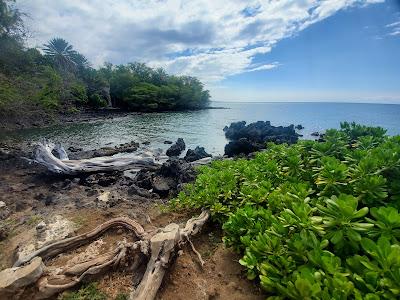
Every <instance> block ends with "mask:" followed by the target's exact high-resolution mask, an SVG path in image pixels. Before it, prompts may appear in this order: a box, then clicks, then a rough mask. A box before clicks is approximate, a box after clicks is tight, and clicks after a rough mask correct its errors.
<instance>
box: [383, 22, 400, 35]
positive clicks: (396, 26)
mask: <svg viewBox="0 0 400 300" xmlns="http://www.w3.org/2000/svg"><path fill="white" fill-rule="evenodd" d="M386 27H387V28H389V30H390V32H389V33H388V35H391V36H398V35H399V36H400V21H397V22H393V23H390V24H387V25H386Z"/></svg>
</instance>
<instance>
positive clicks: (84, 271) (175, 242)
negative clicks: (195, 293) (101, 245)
mask: <svg viewBox="0 0 400 300" xmlns="http://www.w3.org/2000/svg"><path fill="white" fill-rule="evenodd" d="M209 216H210V214H209V212H207V211H203V212H202V213H201V214H200V216H198V217H196V218H192V219H190V220H188V221H187V223H186V225H185V227H183V228H182V227H180V226H179V225H178V224H175V223H172V224H169V225H167V226H165V227H164V228H160V229H158V230H157V231H153V232H151V233H147V232H145V231H144V229H143V227H142V226H141V225H140V224H139V223H137V222H136V221H134V220H131V219H129V218H116V219H112V220H110V221H108V222H105V223H103V224H101V225H99V226H97V227H96V228H95V229H93V230H91V231H89V232H87V233H85V234H82V235H78V236H75V237H72V238H67V239H64V240H61V241H58V242H55V243H52V244H50V245H47V246H44V247H42V248H40V249H38V250H37V251H35V252H33V253H32V254H30V255H29V256H27V257H24V258H19V259H18V260H17V262H16V263H15V264H14V267H13V268H10V269H6V270H3V271H2V272H0V298H2V297H5V296H6V295H9V294H10V292H11V293H14V292H15V291H19V294H21V292H22V291H23V290H24V289H25V287H27V286H29V285H32V284H33V283H36V287H37V293H36V294H35V296H34V298H35V299H46V298H49V297H52V296H54V295H55V294H57V293H60V292H62V291H64V290H66V289H69V288H71V287H73V286H75V285H77V284H79V283H80V282H82V281H83V280H85V279H87V278H88V277H90V276H93V275H97V274H102V273H104V272H106V271H107V270H109V269H110V268H118V267H119V266H123V265H125V262H126V261H129V262H130V263H132V269H133V271H134V272H135V271H137V270H138V267H139V266H140V265H141V264H142V262H144V261H145V260H144V259H146V260H148V262H147V268H146V271H145V273H144V275H143V277H142V280H141V281H140V283H139V285H138V286H137V288H136V289H135V290H134V291H133V292H132V293H131V295H130V299H146V300H150V299H154V298H155V296H156V293H157V291H158V289H159V287H160V285H161V283H162V280H163V278H164V275H165V273H166V271H167V269H168V267H169V265H170V263H171V262H172V259H173V258H174V257H175V255H176V254H177V252H178V251H179V249H180V246H181V245H182V244H184V243H185V242H186V241H188V242H189V244H190V245H191V247H192V249H193V251H194V252H195V253H196V254H197V256H198V257H199V261H200V262H201V264H202V265H203V264H204V261H203V259H202V258H201V255H200V253H199V252H198V251H197V250H196V249H195V248H194V246H193V244H192V242H191V240H190V236H193V235H196V234H197V233H199V232H200V230H201V228H202V227H203V225H204V224H205V222H206V221H207V220H208V218H209ZM121 226H122V227H125V228H126V229H128V230H129V231H131V232H132V233H133V234H134V235H135V237H136V238H137V239H138V241H136V242H127V241H126V240H123V241H121V242H119V244H118V246H117V247H116V248H115V249H114V250H112V251H110V252H108V253H105V254H102V255H100V256H97V257H96V258H92V259H88V260H86V261H80V262H77V263H75V264H74V265H72V266H68V265H67V266H63V267H58V268H52V267H46V266H45V265H44V264H43V262H42V259H46V258H51V257H54V256H56V255H58V254H60V253H63V252H66V251H68V250H72V249H75V248H77V247H79V246H82V245H84V244H87V243H89V242H91V241H93V240H94V239H96V238H97V237H99V236H100V235H101V234H103V233H104V232H105V231H106V230H108V229H109V228H111V227H121ZM15 295H16V294H14V296H15Z"/></svg>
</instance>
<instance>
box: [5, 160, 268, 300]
mask: <svg viewBox="0 0 400 300" xmlns="http://www.w3.org/2000/svg"><path fill="white" fill-rule="evenodd" d="M128 188H129V185H127V180H126V179H121V178H117V179H116V180H115V181H114V182H113V180H110V181H109V182H107V183H105V184H103V185H99V184H88V183H87V182H85V180H84V179H82V178H65V177H56V176H54V175H50V174H48V173H47V172H46V171H45V170H43V169H42V168H40V167H37V166H34V165H29V164H27V163H26V162H24V161H22V160H19V159H8V160H2V161H0V201H3V202H5V204H6V207H7V210H8V213H7V215H6V217H4V215H3V218H2V220H1V219H0V269H3V268H6V267H10V266H11V265H12V263H13V260H14V255H15V251H16V249H17V247H18V246H23V245H24V244H26V243H27V242H28V241H29V240H30V239H32V238H33V237H34V235H35V233H36V230H35V227H36V225H37V224H38V223H39V222H41V221H42V220H43V221H48V220H49V219H51V218H52V217H53V216H54V215H61V216H63V217H65V218H66V219H68V220H71V221H73V222H74V223H75V225H76V231H75V234H80V233H83V232H86V231H88V230H90V229H92V228H94V227H95V226H97V225H99V224H100V223H102V222H104V221H106V220H109V219H110V218H113V217H117V216H128V217H130V218H133V219H136V220H137V221H139V222H140V223H141V224H142V225H143V226H144V228H145V229H146V230H152V229H155V228H157V227H160V226H164V225H166V224H169V223H171V222H177V223H184V222H186V220H187V219H189V218H190V217H191V216H192V215H194V214H195V213H196V212H185V213H179V214H178V213H162V212H161V211H160V210H159V209H158V208H157V205H159V204H162V203H164V202H165V201H166V199H157V198H154V199H146V198H143V197H140V196H137V195H129V193H128V192H127V190H128ZM104 192H110V195H113V197H112V199H110V201H109V202H107V203H106V204H105V203H100V202H99V201H98V200H97V197H98V196H99V195H101V194H102V193H104ZM3 212H4V210H3ZM216 228H217V226H215V225H213V224H208V225H207V226H206V228H205V229H204V231H203V232H202V233H201V234H200V235H199V236H197V237H195V238H194V239H193V243H194V245H195V247H196V248H197V250H198V251H199V252H200V253H201V255H202V257H203V259H204V260H205V265H204V267H201V266H200V265H199V262H198V259H197V256H196V255H194V254H193V252H192V250H191V249H190V248H188V247H184V248H183V249H182V250H183V251H182V253H181V255H180V256H178V257H177V258H176V260H175V262H174V263H173V264H172V265H171V268H170V271H169V272H168V274H167V276H166V278H164V282H163V285H162V287H161V289H160V290H159V293H158V296H157V297H158V299H165V300H173V299H174V300H175V299H185V300H186V299H193V300H196V299H262V298H265V296H264V295H263V294H262V293H261V291H260V290H259V289H258V288H257V287H256V285H255V284H254V283H252V282H250V281H248V280H247V279H246V278H245V274H244V272H243V268H242V267H241V266H240V264H239V263H238V260H239V257H238V255H236V254H235V253H233V252H232V251H230V250H229V249H226V248H224V246H223V244H222V242H221V235H222V233H221V232H220V231H219V230H217V229H216ZM123 238H127V239H129V238H131V237H130V236H129V233H127V232H125V231H124V230H111V231H109V232H107V233H106V234H105V235H103V236H102V237H101V238H100V239H101V241H100V242H99V241H97V244H98V245H99V248H98V249H97V250H96V251H98V253H99V254H101V253H104V252H106V251H107V250H108V249H110V247H113V245H115V244H116V243H117V242H118V241H119V240H121V239H123ZM87 247H88V246H87V245H86V246H82V247H81V248H79V249H77V250H74V251H73V252H70V253H67V254H63V255H59V256H58V257H56V258H54V259H52V260H49V261H46V265H53V266H56V265H60V264H64V263H65V262H67V261H69V260H71V259H72V258H73V256H74V255H77V254H79V253H82V252H83V251H89V250H90V249H89V250H87ZM92 250H93V249H92ZM96 253H97V252H96ZM94 280H96V281H97V282H98V287H99V289H100V290H101V291H103V292H105V293H106V294H107V295H108V296H109V299H115V297H116V296H117V295H118V294H128V293H129V292H130V291H131V290H132V286H133V281H134V276H133V275H132V272H129V265H127V266H126V267H123V268H119V269H118V270H114V271H113V270H112V271H110V272H108V273H107V274H104V275H103V276H100V277H98V278H94ZM28 293H29V291H28ZM29 296H30V295H29V294H28V295H26V297H29Z"/></svg>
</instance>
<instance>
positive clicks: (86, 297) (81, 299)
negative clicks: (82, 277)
mask: <svg viewBox="0 0 400 300" xmlns="http://www.w3.org/2000/svg"><path fill="white" fill-rule="evenodd" d="M58 298H59V300H106V299H108V298H107V295H106V294H104V293H102V292H101V291H99V290H98V289H97V285H96V283H90V284H88V285H84V286H82V287H81V288H80V289H79V290H77V291H76V292H64V293H63V294H61V295H60V296H59V297H58Z"/></svg>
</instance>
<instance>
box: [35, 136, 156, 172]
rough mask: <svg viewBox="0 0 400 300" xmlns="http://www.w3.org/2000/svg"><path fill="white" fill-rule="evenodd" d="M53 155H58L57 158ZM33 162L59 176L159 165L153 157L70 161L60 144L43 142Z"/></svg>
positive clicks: (37, 149) (134, 156) (135, 156)
mask: <svg viewBox="0 0 400 300" xmlns="http://www.w3.org/2000/svg"><path fill="white" fill-rule="evenodd" d="M53 153H56V154H57V155H58V157H56V156H55V155H54V154H53ZM33 161H35V162H37V163H39V164H41V165H43V166H45V167H46V168H47V169H48V170H49V171H51V172H54V173H59V174H67V175H75V174H80V173H92V172H106V171H123V170H127V169H136V168H145V167H147V168H151V167H156V166H158V165H159V163H158V162H156V161H155V157H153V156H137V155H132V156H130V157H95V158H91V159H80V160H69V159H68V155H67V153H66V152H65V150H64V148H63V147H62V146H61V145H59V144H53V143H50V142H42V143H38V144H37V145H36V148H35V151H34V159H33Z"/></svg>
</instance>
